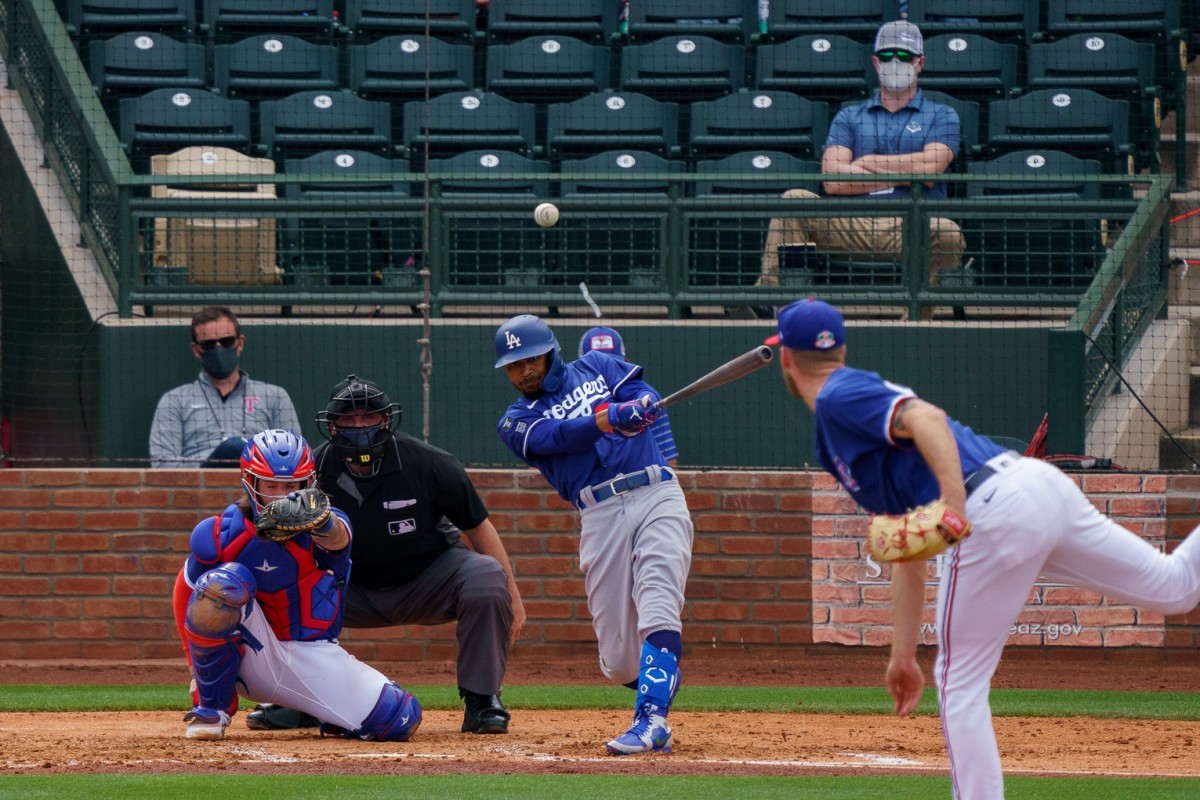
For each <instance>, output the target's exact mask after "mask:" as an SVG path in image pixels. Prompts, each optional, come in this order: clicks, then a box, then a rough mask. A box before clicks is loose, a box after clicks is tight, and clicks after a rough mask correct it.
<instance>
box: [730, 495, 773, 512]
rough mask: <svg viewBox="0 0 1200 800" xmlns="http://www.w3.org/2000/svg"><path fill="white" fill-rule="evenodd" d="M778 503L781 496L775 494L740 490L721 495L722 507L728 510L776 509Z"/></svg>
mask: <svg viewBox="0 0 1200 800" xmlns="http://www.w3.org/2000/svg"><path fill="white" fill-rule="evenodd" d="M778 505H779V498H778V497H777V496H776V495H774V494H762V493H755V492H738V493H726V494H723V495H721V508H722V509H724V510H726V511H774V510H775V509H776V508H777V507H778Z"/></svg>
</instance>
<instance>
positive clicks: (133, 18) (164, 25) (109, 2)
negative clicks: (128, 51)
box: [63, 0, 196, 39]
mask: <svg viewBox="0 0 1200 800" xmlns="http://www.w3.org/2000/svg"><path fill="white" fill-rule="evenodd" d="M65 11H66V13H65V14H64V15H63V17H64V21H65V22H66V24H67V32H68V33H69V34H71V35H72V36H75V37H77V38H79V39H92V38H96V37H99V36H112V35H114V34H116V33H122V32H125V31H141V32H147V31H149V32H156V33H172V34H176V35H180V36H191V35H193V34H194V33H195V31H196V9H195V5H194V3H193V2H192V0H67V3H66V9H65Z"/></svg>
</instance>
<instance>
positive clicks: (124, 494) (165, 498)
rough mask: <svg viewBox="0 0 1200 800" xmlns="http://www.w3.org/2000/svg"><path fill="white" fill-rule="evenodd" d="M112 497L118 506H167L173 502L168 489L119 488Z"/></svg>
mask: <svg viewBox="0 0 1200 800" xmlns="http://www.w3.org/2000/svg"><path fill="white" fill-rule="evenodd" d="M112 498H113V500H114V501H115V502H116V505H117V507H118V508H165V507H167V506H169V505H170V504H171V502H172V498H171V493H170V492H169V491H168V490H167V489H144V488H142V487H140V486H139V487H137V488H133V489H117V490H116V491H114V492H113V493H112Z"/></svg>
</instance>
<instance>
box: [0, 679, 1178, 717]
mask: <svg viewBox="0 0 1200 800" xmlns="http://www.w3.org/2000/svg"><path fill="white" fill-rule="evenodd" d="M407 688H409V689H411V690H412V691H413V692H414V693H415V694H416V695H417V697H419V698H420V699H421V705H422V706H423V707H425V708H428V709H432V710H450V709H458V708H461V706H462V701H461V700H460V699H459V697H458V692H457V690H456V689H455V688H454V687H452V686H444V685H439V686H410V687H407ZM631 697H632V695H631V694H630V692H629V690H628V689H625V688H624V687H620V686H510V687H508V688H507V689H505V690H504V700H505V703H506V704H507V705H509V706H511V707H512V708H515V709H551V710H553V709H572V708H578V709H625V708H628V707H629V704H630V700H631ZM187 707H188V699H187V693H186V690H185V688H184V687H183V686H174V685H165V686H164V685H147V686H44V685H10V686H0V712H5V711H156V710H173V709H177V710H186V708H187ZM243 707H249V704H246V703H243ZM675 708H676V709H677V710H680V711H752V712H754V711H757V712H771V711H774V712H801V713H810V714H891V713H892V701H891V698H889V697H888V696H887V693H886V692H885V691H884V690H883V689H882V688H875V687H873V688H841V687H795V686H767V687H746V686H687V687H684V690H683V691H682V692H680V694H679V699H678V700H677V701H676V705H675ZM992 709H993V713H994V714H995V715H996V716H1019V717H1076V716H1082V717H1099V718H1117V719H1174V720H1200V694H1185V693H1178V692H1096V691H1066V690H1057V689H1056V690H1042V689H997V690H996V691H994V692H992ZM917 713H918V714H936V713H937V704H936V695H935V693H934V692H933V690H932V689H927V690H926V692H925V698H924V700H922V702H921V705H920V706H919V707H918V709H917Z"/></svg>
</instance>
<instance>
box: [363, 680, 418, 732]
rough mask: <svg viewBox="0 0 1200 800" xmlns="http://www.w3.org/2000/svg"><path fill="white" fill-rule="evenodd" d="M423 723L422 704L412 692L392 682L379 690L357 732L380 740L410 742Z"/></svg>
mask: <svg viewBox="0 0 1200 800" xmlns="http://www.w3.org/2000/svg"><path fill="white" fill-rule="evenodd" d="M420 726H421V704H420V703H418V702H417V698H416V697H414V696H413V694H412V693H411V692H406V691H404V690H403V689H401V688H400V687H399V686H397V685H396V684H395V683H389V684H388V685H387V686H384V687H383V691H381V692H380V693H379V700H377V701H376V702H375V708H373V709H371V713H370V714H368V715H367V718H366V719H364V720H363V722H362V726H361V727H360V728H359V729H358V730H356V731H355V732H354V733H355V734H356V735H357V736H358V738H360V739H370V740H373V741H377V742H407V741H408V739H409V737H411V736H412V735H413V734H414V733H416V732H417V728H419V727H420Z"/></svg>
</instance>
